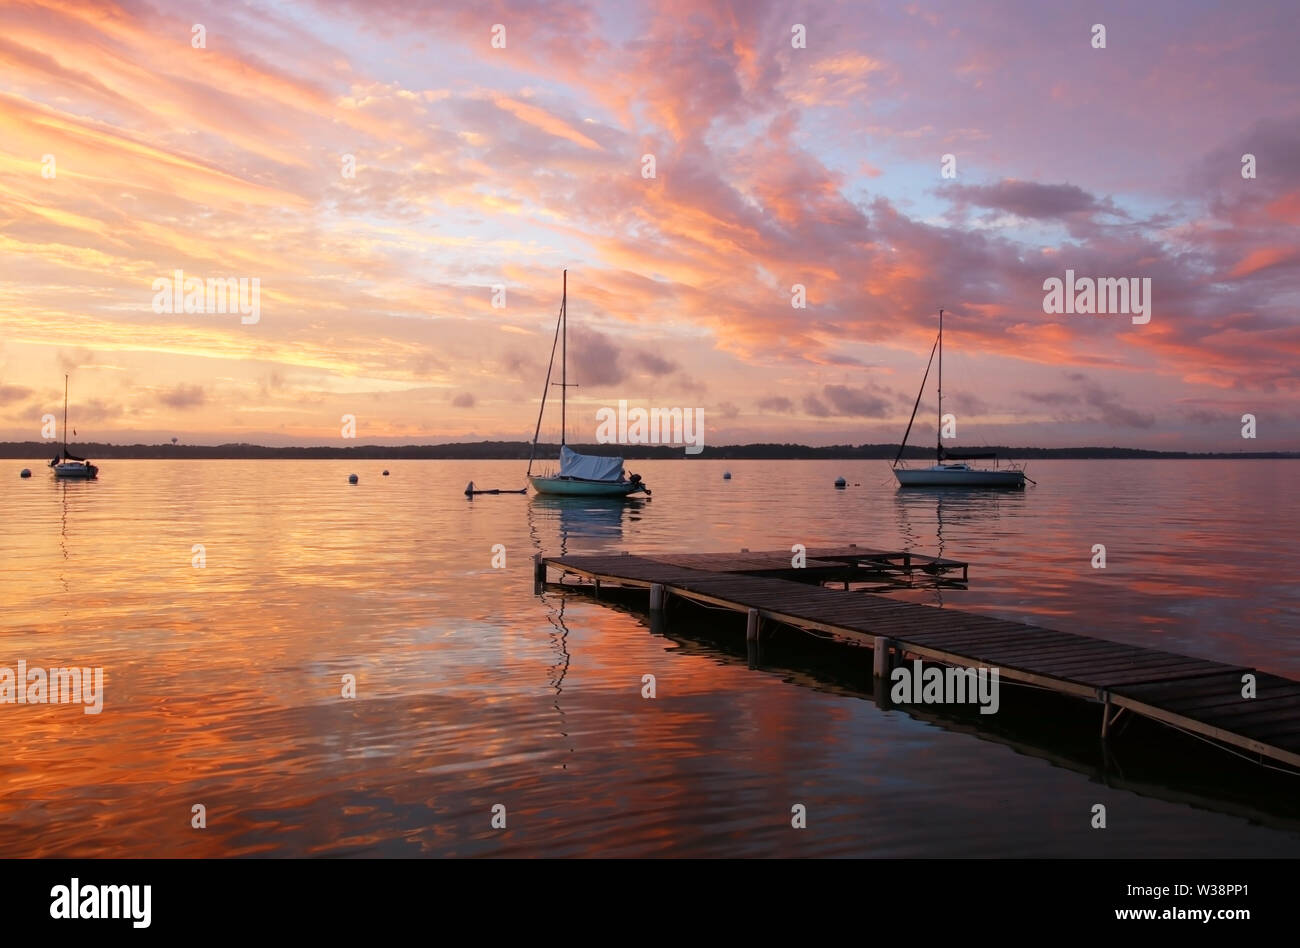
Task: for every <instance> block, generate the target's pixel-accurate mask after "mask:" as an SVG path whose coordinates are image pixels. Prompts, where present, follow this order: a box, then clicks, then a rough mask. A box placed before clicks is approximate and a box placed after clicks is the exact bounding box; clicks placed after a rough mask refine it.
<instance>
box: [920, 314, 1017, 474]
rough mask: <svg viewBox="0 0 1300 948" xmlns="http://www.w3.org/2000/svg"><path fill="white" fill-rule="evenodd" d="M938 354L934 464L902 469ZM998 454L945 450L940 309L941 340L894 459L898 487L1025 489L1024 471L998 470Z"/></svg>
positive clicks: (940, 315)
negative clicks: (979, 464) (980, 463)
mask: <svg viewBox="0 0 1300 948" xmlns="http://www.w3.org/2000/svg"><path fill="white" fill-rule="evenodd" d="M936 349H937V350H938V351H939V431H938V437H937V439H936V442H935V457H934V461H935V463H934V464H933V465H932V466H930V467H923V468H906V467H899V466H898V463H899V461H900V460H902V457H903V449H904V448H906V447H907V436H908V435H909V434H910V433H911V431H912V422H913V421H916V410H917V408H919V407H920V405H921V396H922V395H923V394H924V393H925V382H926V379H928V378H929V377H930V365H931V363H933V362H934V353H935V350H936ZM997 457H998V456H997V454H996V453H995V452H992V451H987V452H974V453H971V452H957V451H945V450H944V447H943V310H939V338H938V339H936V340H935V342H934V347H933V348H932V349H931V350H930V362H927V363H926V365H925V375H924V376H923V377H922V379H921V390H920V391H919V392H917V393H916V404H915V405H913V406H912V417H911V419H909V420H908V422H907V430H906V431H904V432H903V443H902V444H900V445H899V446H898V454H897V456H896V457H895V458H894V476H895V477H896V478H898V486H899V487H1011V488H1023V487H1024V486H1025V472H1024V471H1023V470H1022V469H1020V468H1016V467H1008V468H1002V469H1001V470H999V469H998V467H997ZM989 459H991V460H992V461H993V462H994V466H993V468H991V469H990V468H975V467H971V466H970V465H969V464H964V463H962V462H964V461H976V460H989Z"/></svg>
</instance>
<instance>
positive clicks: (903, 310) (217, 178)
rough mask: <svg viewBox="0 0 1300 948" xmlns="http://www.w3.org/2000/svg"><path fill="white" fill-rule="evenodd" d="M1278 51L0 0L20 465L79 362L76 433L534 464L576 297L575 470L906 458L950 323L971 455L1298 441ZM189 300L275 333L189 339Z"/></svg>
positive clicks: (337, 0)
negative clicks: (181, 291)
mask: <svg viewBox="0 0 1300 948" xmlns="http://www.w3.org/2000/svg"><path fill="white" fill-rule="evenodd" d="M1098 27H1103V28H1104V37H1103V36H1102V35H1101V34H1100V33H1099V31H1098ZM1298 32H1300V27H1297V26H1296V23H1295V10H1294V7H1293V5H1292V4H1290V3H1285V2H1276V3H1261V2H1254V0H1234V2H1231V3H1222V4H1219V3H1205V2H1193V0H1146V2H1143V3H1141V4H1133V3H1131V2H1127V0H1125V2H1118V3H1108V2H1096V3H1086V4H1079V3H1069V4H1065V3H1061V4H1057V3H1044V2H1039V0H1026V2H1007V3H992V4H971V3H968V2H963V0H953V2H944V3H919V2H918V3H899V2H880V3H870V2H860V3H849V2H844V3H834V2H800V3H774V2H766V0H734V2H706V0H693V2H677V0H654V2H645V3H637V2H617V3H616V2H605V3H599V2H581V0H441V2H436V3H418V2H407V0H328V2H325V0H321V2H317V3H311V2H296V3H284V2H258V3H240V2H230V0H223V2H218V3H204V2H192V3H181V2H171V3H161V2H160V3H149V2H122V3H102V2H86V3H80V2H72V0H60V2H48V3H47V2H14V0H0V440H37V439H38V438H40V437H41V434H42V427H43V418H44V416H45V415H47V414H53V415H55V416H56V417H61V413H62V396H63V391H62V389H63V382H64V378H63V376H64V375H65V374H67V375H69V376H70V387H71V405H70V410H69V414H70V417H69V425H70V426H71V427H73V428H75V429H76V432H77V434H76V438H77V439H78V440H93V441H111V442H119V443H122V442H137V441H145V442H161V441H167V440H170V439H171V438H178V439H179V440H181V441H183V442H185V443H205V444H216V443H224V442H233V441H242V442H255V443H263V444H277V445H281V444H333V443H344V442H343V441H341V440H340V439H343V438H344V437H345V435H347V434H350V433H351V432H350V431H345V424H344V416H351V417H352V418H354V419H355V423H354V427H355V436H356V443H435V442H446V441H461V440H481V439H498V438H502V439H511V440H515V439H530V438H531V437H532V435H533V429H534V425H535V424H536V423H537V412H538V405H539V399H540V396H541V394H542V391H543V387H544V382H545V378H546V371H547V365H548V360H549V357H550V351H551V344H552V339H553V334H554V332H555V325H556V315H557V313H558V311H559V305H560V298H561V283H562V276H561V274H562V272H563V271H564V270H565V269H567V270H568V322H569V333H568V356H569V359H568V370H569V380H570V381H571V382H573V383H576V384H577V385H578V386H579V387H577V388H574V389H571V390H570V396H569V404H568V437H569V440H570V441H576V442H589V441H592V440H594V439H595V434H596V430H597V412H598V410H599V409H601V408H603V407H615V406H617V405H618V403H619V401H620V400H625V401H627V402H628V404H629V405H630V406H643V407H647V408H652V407H661V408H674V407H677V408H682V409H684V410H686V409H694V410H695V411H697V412H702V413H703V415H702V418H703V425H704V434H705V443H706V444H728V443H744V442H751V441H796V442H802V443H808V444H844V443H853V444H859V443H876V442H896V441H897V440H898V439H899V437H900V436H901V435H902V431H903V428H904V427H905V426H906V424H907V421H908V417H909V415H910V414H911V411H912V405H913V403H914V400H915V399H916V396H917V391H918V388H919V386H920V384H921V379H922V375H923V373H924V371H925V368H926V362H927V359H928V357H929V354H930V350H931V347H932V345H933V342H934V337H935V333H936V331H937V328H938V318H937V314H938V310H939V309H940V308H942V309H944V310H945V317H944V351H945V359H944V376H943V387H944V410H945V411H947V412H951V413H952V414H953V416H954V421H955V426H956V431H955V438H954V439H953V440H952V442H951V444H952V445H954V446H960V445H962V444H970V445H976V444H991V443H1001V444H1010V445H1035V446H1044V447H1058V446H1068V445H1100V446H1111V445H1116V446H1128V447H1149V448H1164V449H1184V450H1210V451H1242V450H1296V449H1297V447H1298V445H1300V399H1298V396H1300V318H1298V317H1297V303H1298V302H1300V282H1298V278H1300V241H1298V240H1297V224H1300V57H1297V56H1296V54H1295V50H1296V46H1297V42H1296V40H1297V34H1298ZM1103 39H1104V45H1101V41H1102V40H1103ZM647 156H650V158H651V159H652V162H653V169H652V170H653V175H651V174H650V171H651V168H650V163H651V162H650V160H648V159H647ZM945 156H946V157H945ZM1246 156H1250V157H1249V158H1247V157H1246ZM1067 270H1069V271H1072V272H1073V273H1074V274H1075V275H1076V278H1083V277H1087V278H1090V279H1112V280H1113V279H1125V280H1137V281H1139V282H1138V284H1137V285H1138V286H1143V285H1147V284H1144V283H1143V281H1146V280H1149V281H1150V283H1149V287H1150V297H1149V302H1150V311H1149V321H1146V322H1139V321H1135V320H1140V319H1141V317H1140V316H1139V317H1133V316H1130V315H1126V314H1118V315H1117V314H1087V313H1068V314H1067V313H1054V312H1046V311H1045V310H1046V309H1047V308H1048V307H1047V306H1046V305H1045V297H1046V295H1047V293H1046V291H1045V287H1046V281H1048V280H1050V279H1052V278H1057V279H1064V278H1065V275H1066V271H1067ZM177 271H181V273H182V274H183V275H184V277H187V278H191V279H193V278H198V279H200V280H210V281H213V282H214V283H215V281H217V280H226V279H228V278H234V279H236V280H244V281H246V283H245V287H246V294H247V296H246V297H245V298H246V300H247V301H248V302H249V303H250V304H251V302H252V300H253V298H254V297H253V286H254V284H253V283H252V281H253V280H256V281H257V284H256V288H257V289H256V293H257V296H256V300H257V307H256V310H255V311H253V310H252V307H251V305H250V306H249V307H248V308H247V309H248V311H247V312H243V313H241V312H219V311H197V312H194V311H191V312H186V311H185V306H184V305H182V306H180V307H179V310H180V311H177V312H169V311H168V310H169V309H174V308H175V307H170V306H167V305H164V302H170V301H171V299H172V295H171V293H170V292H164V293H159V291H158V284H156V283H155V281H159V280H162V281H168V285H169V281H171V280H172V279H173V275H174V274H175V273H176V272H177ZM223 286H224V284H223ZM796 286H798V287H802V288H803V290H802V294H800V293H799V291H797V290H795V289H794V288H795V287H796ZM800 295H802V296H803V298H804V303H805V305H804V306H802V307H800V306H797V305H795V304H796V303H798V302H799V296H800ZM195 301H196V302H197V303H199V304H201V305H199V306H197V307H194V308H196V309H199V310H206V309H209V308H210V309H212V310H217V309H218V308H219V307H217V306H216V305H215V302H216V298H215V297H214V300H213V305H212V306H211V307H207V305H206V304H207V299H206V296H204V295H202V294H199V295H198V296H197V297H196V299H195ZM182 303H183V299H182ZM557 371H558V368H557ZM935 381H936V379H935V377H934V375H933V374H932V375H931V376H930V382H929V385H928V388H927V391H926V393H925V395H924V397H923V399H922V402H921V406H922V408H921V412H920V414H919V415H918V418H917V422H916V428H914V430H913V435H912V438H913V440H916V441H922V442H926V441H933V438H934V432H935V427H936V411H935V408H936V406H935V391H934V389H935V385H934V383H935ZM551 391H552V393H557V392H558V389H554V388H553V389H551ZM553 414H555V413H553V412H551V410H550V405H549V403H548V410H547V416H546V419H545V421H544V424H543V428H542V434H543V437H544V438H545V437H547V436H552V437H553V436H555V435H558V433H559V424H558V417H552V415H553ZM1245 414H1250V415H1252V416H1254V418H1255V434H1256V437H1255V438H1254V439H1253V440H1247V439H1245V438H1243V421H1242V416H1243V415H1245Z"/></svg>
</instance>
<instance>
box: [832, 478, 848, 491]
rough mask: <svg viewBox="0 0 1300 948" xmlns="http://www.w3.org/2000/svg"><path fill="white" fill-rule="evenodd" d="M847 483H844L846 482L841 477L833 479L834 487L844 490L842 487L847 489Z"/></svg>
mask: <svg viewBox="0 0 1300 948" xmlns="http://www.w3.org/2000/svg"><path fill="white" fill-rule="evenodd" d="M848 483H849V482H848V481H846V480H845V479H844V478H842V477H837V478H835V486H836V487H839V488H844V487H847V486H848Z"/></svg>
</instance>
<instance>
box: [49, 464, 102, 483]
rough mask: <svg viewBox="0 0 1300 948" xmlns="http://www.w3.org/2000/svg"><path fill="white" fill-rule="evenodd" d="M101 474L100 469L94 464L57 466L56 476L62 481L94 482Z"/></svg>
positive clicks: (55, 469)
mask: <svg viewBox="0 0 1300 948" xmlns="http://www.w3.org/2000/svg"><path fill="white" fill-rule="evenodd" d="M98 474H99V468H97V467H95V465H93V464H56V465H55V466H54V476H55V477H57V478H59V479H60V480H70V481H93V480H94V479H95V477H96V476H97V475H98Z"/></svg>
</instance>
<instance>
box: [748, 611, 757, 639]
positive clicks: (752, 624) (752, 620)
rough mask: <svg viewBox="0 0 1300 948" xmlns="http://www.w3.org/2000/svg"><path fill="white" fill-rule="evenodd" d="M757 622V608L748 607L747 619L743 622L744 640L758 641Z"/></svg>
mask: <svg viewBox="0 0 1300 948" xmlns="http://www.w3.org/2000/svg"><path fill="white" fill-rule="evenodd" d="M758 622H759V618H758V610H757V609H750V610H749V619H748V621H747V622H746V623H745V641H746V642H757V641H758Z"/></svg>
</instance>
